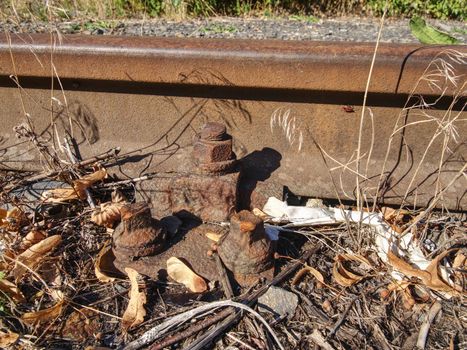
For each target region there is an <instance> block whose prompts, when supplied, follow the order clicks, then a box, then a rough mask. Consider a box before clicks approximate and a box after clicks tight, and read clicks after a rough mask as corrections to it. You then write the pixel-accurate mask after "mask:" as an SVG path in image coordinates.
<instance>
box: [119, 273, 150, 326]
mask: <svg viewBox="0 0 467 350" xmlns="http://www.w3.org/2000/svg"><path fill="white" fill-rule="evenodd" d="M125 272H126V273H127V275H128V278H129V279H130V283H131V288H130V301H129V302H128V306H127V308H126V310H125V312H124V314H123V318H122V327H123V329H124V330H125V331H127V330H129V329H131V328H133V327H135V326H137V325H139V324H140V323H142V322H143V321H144V316H146V310H145V309H144V304H146V294H145V293H144V292H140V291H139V287H138V276H139V274H138V272H136V271H135V270H133V269H132V268H129V267H127V268H125Z"/></svg>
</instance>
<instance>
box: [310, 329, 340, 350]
mask: <svg viewBox="0 0 467 350" xmlns="http://www.w3.org/2000/svg"><path fill="white" fill-rule="evenodd" d="M310 338H311V340H313V341H314V342H315V344H317V345H318V346H319V347H320V348H323V349H324V350H334V349H335V348H334V347H333V346H332V345H331V344H329V342H328V341H327V340H326V338H324V337H323V335H322V334H321V332H320V331H319V330H317V329H316V328H315V329H313V332H312V333H311V334H310Z"/></svg>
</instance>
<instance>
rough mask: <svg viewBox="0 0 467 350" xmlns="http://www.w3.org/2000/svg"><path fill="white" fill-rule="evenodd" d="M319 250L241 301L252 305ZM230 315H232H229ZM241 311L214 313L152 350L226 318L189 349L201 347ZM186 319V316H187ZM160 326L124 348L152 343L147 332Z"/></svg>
mask: <svg viewBox="0 0 467 350" xmlns="http://www.w3.org/2000/svg"><path fill="white" fill-rule="evenodd" d="M317 250H318V247H315V248H313V249H311V250H309V251H307V252H305V253H304V254H303V256H302V257H301V258H300V259H299V260H296V261H294V262H293V263H292V264H291V265H290V266H288V267H287V268H286V269H284V270H283V271H282V272H281V273H279V274H278V275H277V276H276V277H274V278H273V279H272V281H270V282H269V283H267V284H265V285H263V286H262V287H261V288H259V289H258V290H256V291H254V292H251V293H248V294H247V295H246V296H244V297H240V298H239V302H242V303H244V304H247V305H250V306H251V305H252V304H254V302H256V300H257V299H258V298H259V297H260V296H261V295H263V294H264V293H265V292H266V291H267V290H268V289H269V287H270V286H272V285H276V284H278V283H280V282H282V281H284V280H285V279H287V278H289V277H290V276H291V275H292V274H294V273H295V271H296V270H297V269H298V268H299V267H300V266H302V265H303V263H304V262H306V261H307V260H308V259H309V258H310V257H311V256H312V255H313V254H314V253H315V252H316V251H317ZM229 315H230V316H229ZM240 315H241V313H240V312H236V310H235V309H234V308H231V307H229V308H228V309H225V310H223V311H221V312H219V313H218V314H216V315H214V316H213V317H210V318H207V319H204V320H202V321H200V322H198V323H197V324H193V325H190V327H189V328H188V329H187V330H186V331H184V332H181V333H177V334H176V335H173V336H171V337H169V338H166V339H164V340H163V341H160V342H159V343H158V344H157V345H156V346H154V347H153V348H151V350H157V349H161V347H159V346H158V345H159V344H161V345H164V346H165V347H167V346H170V345H172V344H175V343H177V342H179V341H181V340H183V339H186V338H188V337H190V336H191V335H193V334H194V333H196V332H199V331H200V330H202V329H204V328H207V327H209V326H211V325H212V324H214V323H216V322H219V321H221V320H224V321H223V322H222V323H221V324H220V325H218V326H217V327H216V328H215V329H213V330H211V331H210V332H208V333H207V334H204V335H203V336H202V337H200V338H198V339H197V340H196V341H195V343H192V344H190V346H189V349H201V348H202V347H204V346H205V345H207V344H209V343H210V342H211V341H212V339H214V338H216V337H217V336H218V335H219V334H221V333H222V332H223V330H224V329H226V328H228V327H230V326H231V325H233V324H234V323H235V322H236V321H238V319H239V317H240ZM185 319H186V317H185ZM159 327H160V325H158V326H156V327H154V328H152V329H150V330H149V331H147V332H146V333H145V334H143V336H141V337H140V338H139V339H137V340H135V341H133V342H131V343H129V344H128V345H127V346H126V347H125V348H124V349H125V350H133V349H139V348H142V347H144V346H147V344H150V343H152V342H153V341H154V340H155V338H153V337H149V336H147V335H146V334H149V333H151V334H152V335H154V334H156V333H155V330H156V329H157V331H158V328H159Z"/></svg>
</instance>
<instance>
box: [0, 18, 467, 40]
mask: <svg viewBox="0 0 467 350" xmlns="http://www.w3.org/2000/svg"><path fill="white" fill-rule="evenodd" d="M429 23H430V24H432V25H434V26H436V27H438V28H440V29H441V30H443V31H445V32H449V33H450V34H451V35H452V36H454V37H456V38H458V39H459V40H460V41H461V42H462V43H464V44H465V43H467V24H466V23H463V22H455V21H438V20H430V21H429ZM53 26H55V27H56V28H57V29H58V30H59V31H61V32H62V33H66V34H77V33H83V34H91V35H129V36H142V35H144V36H158V37H193V38H236V39H280V40H323V41H360V42H374V41H376V37H377V35H378V29H379V20H378V19H371V18H370V19H369V18H358V17H351V18H340V19H321V20H316V21H314V20H310V19H306V18H305V19H300V20H291V19H258V18H225V17H220V18H213V19H192V20H185V21H170V20H165V19H154V20H147V21H122V22H118V21H95V22H92V21H88V22H83V21H81V22H60V23H56V24H54V25H53ZM4 28H8V29H9V30H10V31H12V32H29V33H32V32H48V31H49V30H50V28H51V25H48V24H46V23H40V22H34V23H28V22H23V23H21V24H19V25H18V24H13V23H5V24H4ZM381 41H382V42H389V43H391V42H392V43H417V42H418V41H417V39H416V38H415V37H414V36H413V35H412V34H411V33H410V30H409V25H408V20H406V19H401V20H392V19H389V20H387V21H386V22H385V25H384V29H383V33H382V40H381Z"/></svg>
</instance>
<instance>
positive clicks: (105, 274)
mask: <svg viewBox="0 0 467 350" xmlns="http://www.w3.org/2000/svg"><path fill="white" fill-rule="evenodd" d="M114 260H115V256H114V254H113V252H112V247H111V246H110V244H105V245H104V247H102V249H101V251H100V252H99V254H98V255H97V258H96V262H95V263H94V272H95V274H96V277H97V279H98V280H99V281H101V282H104V283H108V282H113V281H115V277H112V276H118V275H120V272H119V271H118V270H117V269H116V268H115V265H114Z"/></svg>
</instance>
